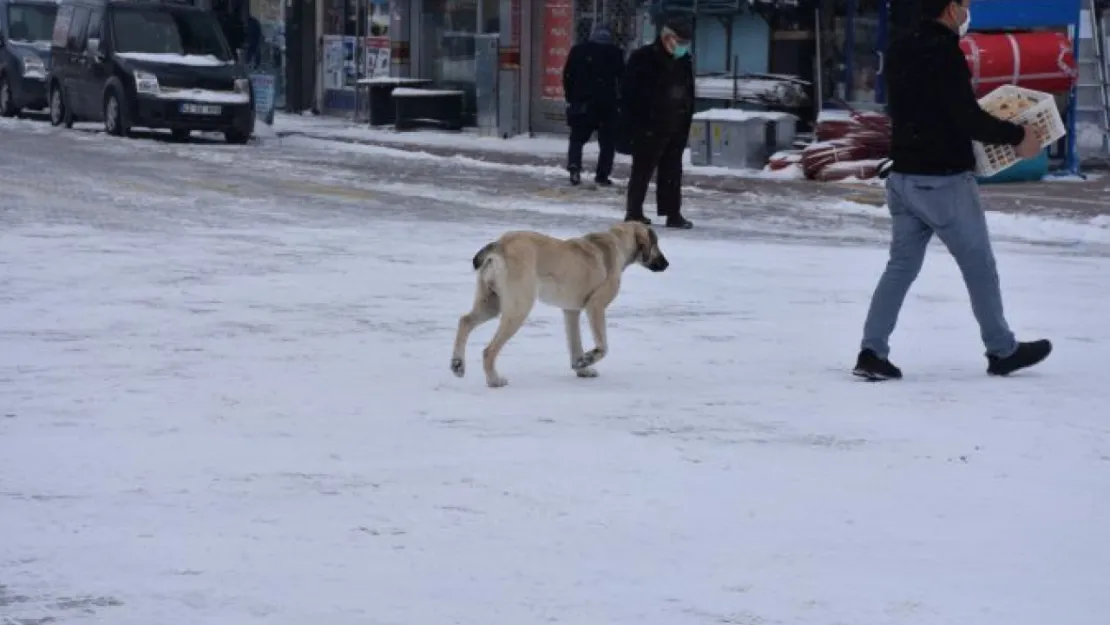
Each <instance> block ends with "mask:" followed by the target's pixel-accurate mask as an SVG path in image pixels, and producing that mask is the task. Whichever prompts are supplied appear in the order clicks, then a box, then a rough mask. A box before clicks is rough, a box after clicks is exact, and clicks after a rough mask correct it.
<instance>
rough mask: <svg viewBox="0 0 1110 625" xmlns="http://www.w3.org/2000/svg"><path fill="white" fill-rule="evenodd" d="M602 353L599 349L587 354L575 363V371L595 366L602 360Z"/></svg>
mask: <svg viewBox="0 0 1110 625" xmlns="http://www.w3.org/2000/svg"><path fill="white" fill-rule="evenodd" d="M601 356H602V352H601V351H599V350H597V349H591V350H590V351H588V352H586V353H585V354H584V355H583V356H582V357H581V358H579V359H578V360H575V361H574V370H575V371H577V370H579V369H588V368H589V367H591V366H593V365H594V364H595V363H597V361H599V360H601Z"/></svg>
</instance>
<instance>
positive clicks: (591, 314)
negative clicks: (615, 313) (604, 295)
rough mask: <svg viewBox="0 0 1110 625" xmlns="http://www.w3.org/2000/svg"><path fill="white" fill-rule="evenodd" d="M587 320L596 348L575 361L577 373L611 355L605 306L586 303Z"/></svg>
mask: <svg viewBox="0 0 1110 625" xmlns="http://www.w3.org/2000/svg"><path fill="white" fill-rule="evenodd" d="M591 299H592V298H591ZM586 319H587V320H588V321H589V322H590V334H592V335H593V337H594V348H593V349H591V350H590V351H588V352H586V353H585V354H584V355H583V356H582V357H581V358H579V359H578V360H577V361H575V363H574V370H575V371H577V370H579V369H586V368H588V367H591V366H593V365H595V364H597V363H598V362H600V361H601V359H602V358H605V354H607V353H609V340H608V338H607V337H606V334H605V306H604V305H602V304H601V303H600V302H586Z"/></svg>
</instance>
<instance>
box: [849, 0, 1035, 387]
mask: <svg viewBox="0 0 1110 625" xmlns="http://www.w3.org/2000/svg"><path fill="white" fill-rule="evenodd" d="M969 2H970V0H921V13H922V15H921V17H922V19H923V21H922V22H921V23H920V24H919V25H918V26H917V28H916V29H915V30H913V31H912V32H911V33H909V34H908V35H907V36H905V37H903V38H901V39H898V40H896V41H895V42H894V43H893V45H891V48H890V51H889V52H888V54H887V66H888V68H889V69H888V70H887V81H888V86H889V95H890V106H889V111H890V117H891V121H892V122H893V126H894V129H893V137H892V147H891V158H892V160H893V166H892V173H891V174H890V177H889V178H888V179H887V183H886V185H887V205H888V207H889V209H890V214H891V217H892V220H893V226H892V227H893V237H892V240H891V243H890V260H889V261H888V262H887V265H886V270H885V271H884V272H883V276H882V278H881V279H880V280H879V284H878V286H877V287H876V288H875V293H874V295H873V296H872V299H871V308H870V310H869V311H868V313H867V321H866V323H865V324H864V328H863V341H862V345H861V351H860V354H859V359H858V360H857V362H856V367H855V370H854V371H853V373H854V374H855V375H857V376H860V377H863V378H867V379H870V380H886V379H892V378H893V379H899V378H901V377H902V372H901V370H899V369H898V367H896V366H894V364H892V363H891V362H890V360H889V359H888V352H889V350H890V348H889V345H888V340H889V338H890V335H891V333H893V331H894V326H895V323H896V322H897V320H898V313H899V311H900V310H901V308H902V303H903V302H904V301H905V299H906V294H907V293H908V292H909V289H910V285H912V284H913V281H914V280H915V279H916V278H917V274H918V272H920V270H921V265H922V263H923V262H924V260H925V248H926V247H927V246H928V244H929V240H930V239H931V238H932V236H933V234H936V235H937V236H938V237H939V238H940V240H941V241H942V242H943V243H944V245H945V247H947V248H948V251H949V252H950V253H951V254H952V256H953V257H954V258H955V260H956V263H957V264H958V265H959V267H960V272H961V273H962V274H963V280H964V283H965V285H966V286H967V291H968V295H970V297H971V308H972V311H973V312H974V313H975V319H976V321H978V323H979V329H980V334H981V336H982V339H983V343H984V345H985V346H986V355H987V373H989V374H991V375H1008V374H1010V373H1013V372H1015V371H1017V370H1019V369H1023V368H1025V367H1030V366H1032V365H1035V364H1037V363H1039V362H1041V361H1042V360H1044V359H1045V358H1046V357H1048V354H1049V353H1050V352H1051V351H1052V344H1051V343H1050V342H1049V341H1047V340H1039V341H1034V342H1031V343H1019V342H1017V340H1016V339H1015V338H1014V334H1013V332H1011V331H1010V327H1009V325H1008V324H1007V323H1006V317H1005V315H1004V314H1003V311H1002V293H1001V290H1000V288H999V282H998V271H997V269H996V267H995V260H994V252H993V251H992V250H991V241H990V235H989V233H988V232H987V220H986V216H985V215H984V213H983V208H982V206H981V205H980V203H979V189H978V186H977V184H976V181H975V176H974V173H973V172H974V169H975V156H974V153H973V152H972V147H971V141H972V140H973V139H974V140H977V141H981V142H983V143H988V144H1008V145H1012V146H1015V149H1016V151H1017V153H1018V154H1019V155H1020V156H1021V157H1022V158H1030V157H1033V156H1036V155H1037V154H1038V153H1039V152H1040V143H1039V141H1038V139H1037V137H1036V136H1035V133H1034V132H1033V130H1032V129H1031V128H1022V127H1021V126H1017V125H1015V124H1011V123H1009V122H1005V121H1001V120H999V119H997V118H995V117H993V116H992V115H990V114H988V113H987V112H985V111H984V110H983V109H982V108H980V107H979V103H978V101H977V100H976V99H975V94H974V92H973V90H972V87H971V73H970V71H969V70H968V67H967V62H966V61H965V60H964V56H963V53H962V52H961V51H960V47H959V39H960V37H961V36H963V35H964V34H965V33H966V32H967V29H968V27H969V25H970V20H971V13H970V10H969V8H968V3H969Z"/></svg>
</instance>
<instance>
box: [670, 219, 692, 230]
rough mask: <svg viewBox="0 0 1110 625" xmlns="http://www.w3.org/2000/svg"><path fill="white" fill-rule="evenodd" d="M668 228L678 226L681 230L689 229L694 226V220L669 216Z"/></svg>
mask: <svg viewBox="0 0 1110 625" xmlns="http://www.w3.org/2000/svg"><path fill="white" fill-rule="evenodd" d="M667 227H668V228H678V229H679V230H689V229H690V228H693V227H694V222H692V221H690V220H689V219H686V218H685V217H668V218H667Z"/></svg>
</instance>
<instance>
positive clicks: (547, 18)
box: [543, 0, 574, 100]
mask: <svg viewBox="0 0 1110 625" xmlns="http://www.w3.org/2000/svg"><path fill="white" fill-rule="evenodd" d="M543 10H544V15H543V97H544V98H545V99H548V100H562V99H563V66H564V65H565V64H566V62H567V55H568V54H570V47H571V45H573V42H574V13H573V9H572V8H571V5H570V0H545V1H544V5H543Z"/></svg>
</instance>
